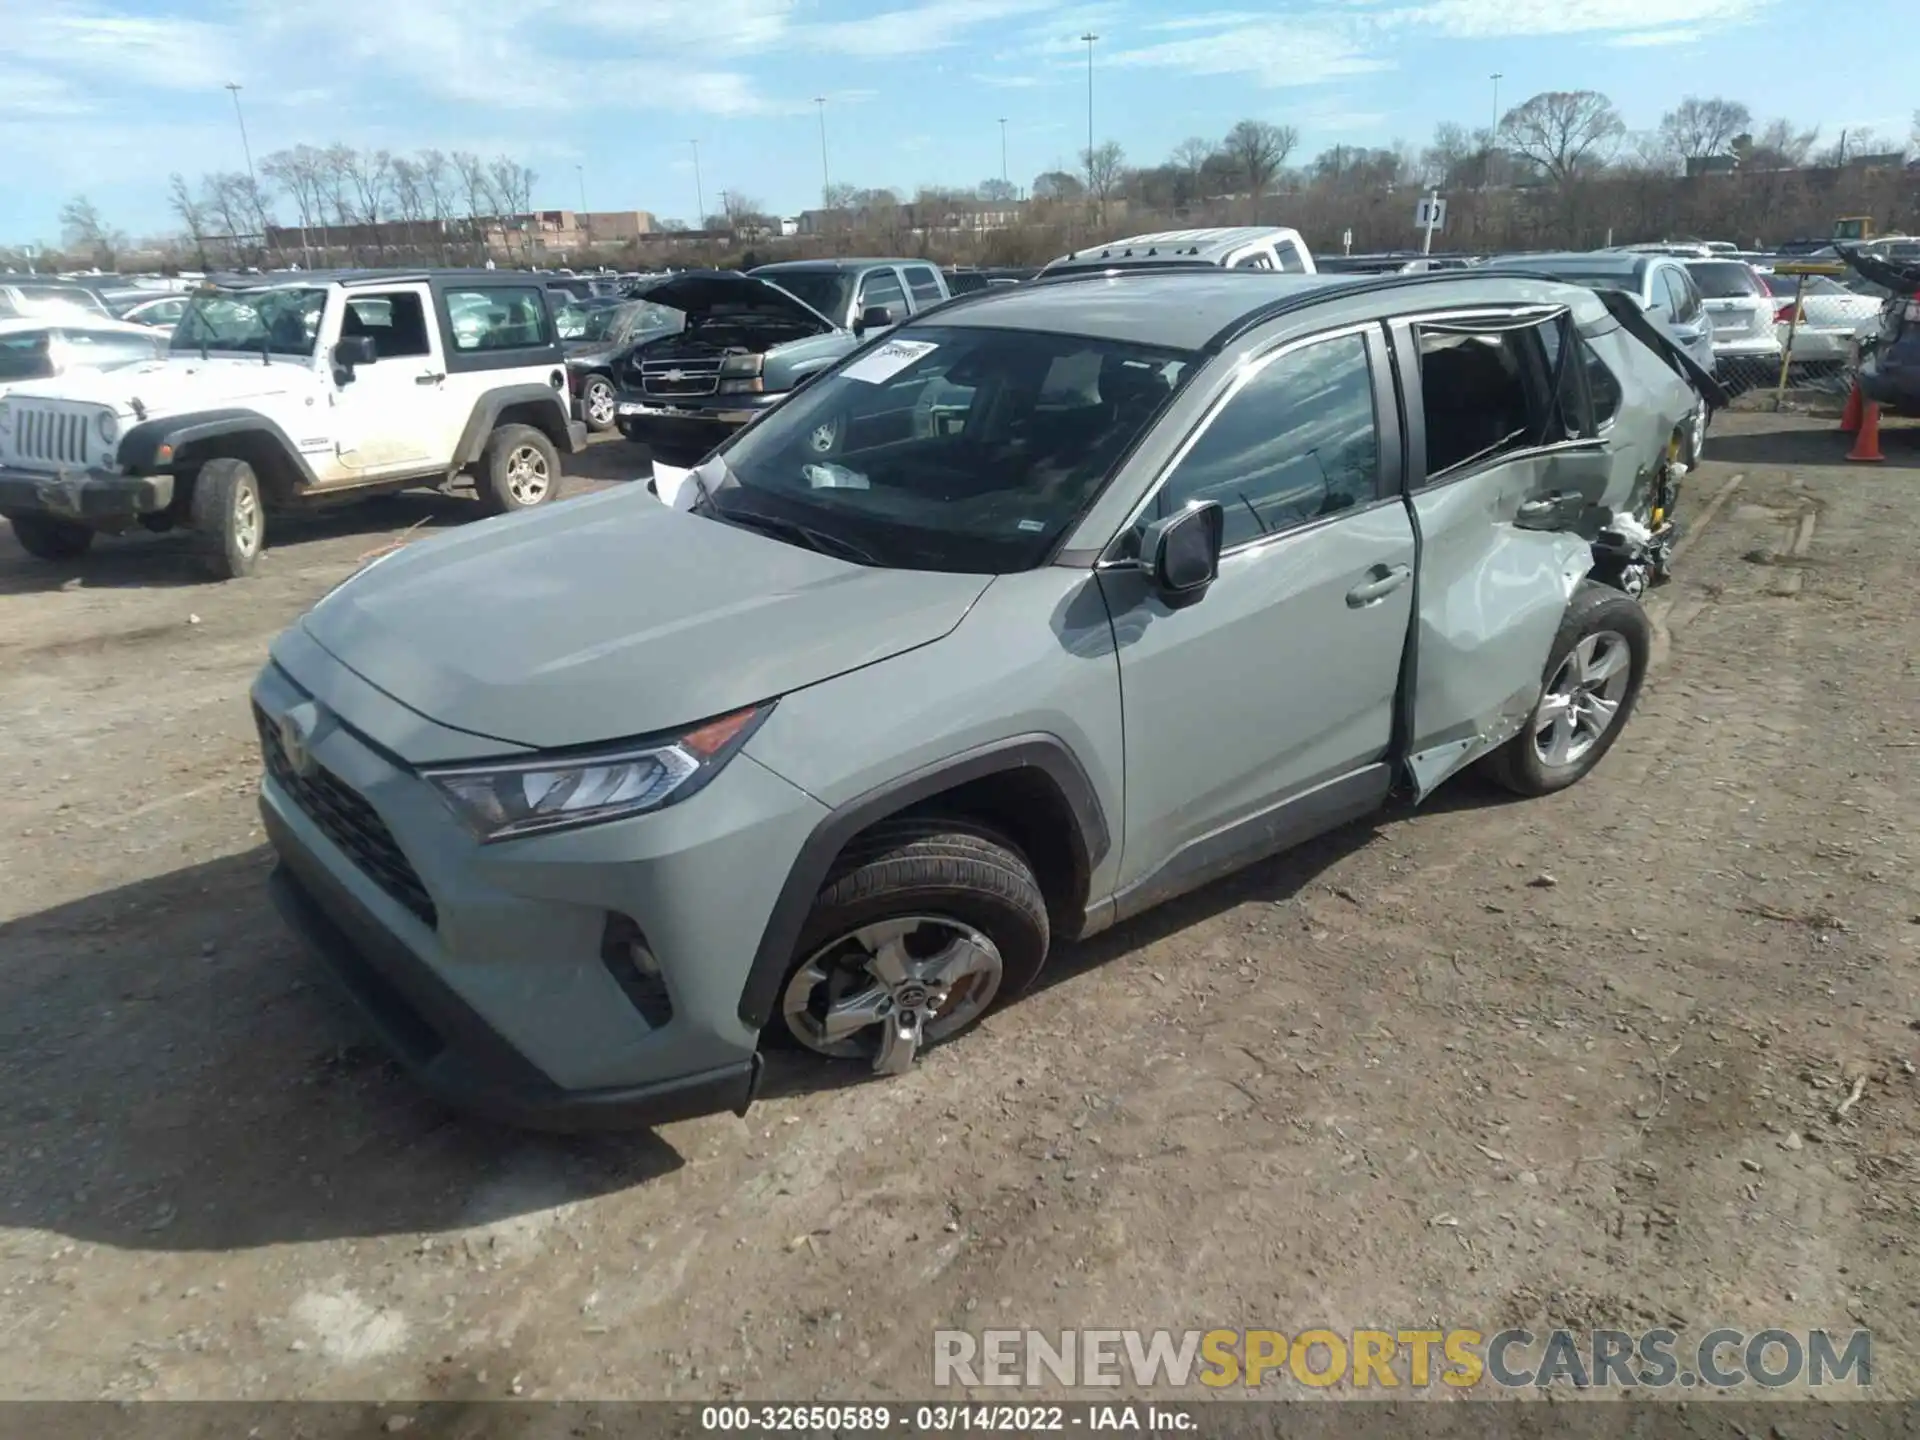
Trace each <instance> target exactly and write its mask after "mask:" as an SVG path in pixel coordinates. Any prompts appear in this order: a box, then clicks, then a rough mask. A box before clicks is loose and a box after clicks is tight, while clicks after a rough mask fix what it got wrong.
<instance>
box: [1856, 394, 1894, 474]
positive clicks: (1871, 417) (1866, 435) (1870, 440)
mask: <svg viewBox="0 0 1920 1440" xmlns="http://www.w3.org/2000/svg"><path fill="white" fill-rule="evenodd" d="M1885 458H1886V457H1885V456H1883V455H1882V454H1881V453H1880V406H1879V404H1878V403H1877V402H1875V401H1872V400H1867V401H1864V402H1862V404H1861V406H1860V434H1859V436H1858V437H1857V438H1856V439H1855V440H1854V442H1853V449H1852V450H1850V451H1849V452H1848V453H1847V459H1849V460H1883V459H1885Z"/></svg>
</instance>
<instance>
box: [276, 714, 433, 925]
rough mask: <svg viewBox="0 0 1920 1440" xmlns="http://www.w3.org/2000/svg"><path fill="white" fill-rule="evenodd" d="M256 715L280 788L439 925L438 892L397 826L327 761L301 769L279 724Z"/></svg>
mask: <svg viewBox="0 0 1920 1440" xmlns="http://www.w3.org/2000/svg"><path fill="white" fill-rule="evenodd" d="M253 720H254V724H255V726H256V727H258V729H259V731H260V753H261V756H262V757H263V758H264V760H265V761H266V766H267V773H268V774H269V775H271V776H273V778H274V781H275V782H276V783H277V784H278V785H279V786H280V788H281V789H282V790H285V791H286V792H287V794H289V795H291V796H292V797H293V799H294V803H296V804H297V805H299V807H300V808H301V809H302V810H303V811H305V812H306V815H307V818H308V819H309V820H311V821H313V823H314V824H316V825H318V826H319V827H320V829H321V832H322V833H323V834H325V835H326V837H327V838H328V839H329V840H331V841H333V843H334V844H336V845H338V846H339V847H340V848H341V849H342V850H343V851H345V852H346V854H347V856H348V858H349V859H351V860H352V861H353V863H354V864H355V865H357V866H359V867H360V870H361V872H362V873H363V874H365V875H366V876H367V878H368V879H370V880H372V881H373V883H374V884H376V885H378V886H379V887H380V888H381V889H382V890H384V891H386V892H387V894H389V895H391V896H392V897H393V898H394V899H395V900H398V901H399V902H400V903H401V904H402V905H404V906H406V907H407V909H408V910H410V911H412V912H413V913H414V915H416V916H418V917H419V920H420V923H421V924H423V925H425V926H427V927H428V928H429V929H432V928H433V927H434V926H436V925H437V924H438V923H439V920H440V915H439V912H438V911H437V910H435V909H434V906H433V898H432V897H431V896H430V895H428V894H427V887H426V886H424V885H422V884H421V883H420V877H419V875H417V874H416V873H414V868H413V864H412V862H411V861H409V860H408V859H407V857H406V855H405V854H404V853H403V852H402V851H401V849H400V846H399V844H398V842H396V841H395V840H394V838H393V832H392V831H391V830H389V829H387V823H386V821H384V820H382V819H381V818H380V816H379V815H378V814H377V813H376V812H375V810H374V808H373V807H372V806H371V805H369V804H367V802H366V801H365V800H363V799H361V798H360V796H359V794H358V793H357V792H356V791H355V790H354V789H353V787H352V786H351V785H348V784H347V783H346V782H345V781H344V780H342V779H340V777H339V776H337V775H335V774H334V773H333V772H332V771H330V770H328V769H327V768H326V767H325V766H322V765H316V766H315V767H314V768H313V773H312V774H310V775H302V774H300V773H298V772H297V771H296V770H295V769H294V768H293V765H292V763H291V762H290V761H289V760H288V759H287V752H286V749H285V747H284V746H282V745H281V743H280V730H279V727H278V726H276V725H275V724H274V723H273V721H272V720H270V719H268V718H267V715H266V712H265V711H263V710H261V709H260V708H259V707H258V706H255V707H254V711H253Z"/></svg>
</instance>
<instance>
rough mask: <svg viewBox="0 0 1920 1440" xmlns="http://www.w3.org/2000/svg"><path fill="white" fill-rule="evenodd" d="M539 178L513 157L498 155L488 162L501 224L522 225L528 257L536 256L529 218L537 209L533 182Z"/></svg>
mask: <svg viewBox="0 0 1920 1440" xmlns="http://www.w3.org/2000/svg"><path fill="white" fill-rule="evenodd" d="M539 178H540V177H539V176H537V175H535V174H534V172H533V171H531V170H529V169H528V168H527V167H526V166H525V165H522V164H521V163H520V162H519V161H518V160H515V159H513V158H512V157H511V156H507V155H496V156H495V157H494V158H493V159H492V160H490V161H489V162H488V163H487V183H488V185H489V187H490V188H491V189H492V191H493V198H494V199H495V200H497V201H498V202H499V204H500V209H501V212H502V215H501V223H502V224H503V225H508V224H515V225H517V226H518V228H519V231H520V248H521V252H522V255H523V256H524V258H526V259H528V260H531V259H533V232H532V230H531V229H529V228H528V226H527V223H526V220H525V217H526V216H527V214H528V213H529V212H530V211H531V210H532V209H533V182H534V181H535V180H537V179H539Z"/></svg>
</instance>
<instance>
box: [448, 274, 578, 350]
mask: <svg viewBox="0 0 1920 1440" xmlns="http://www.w3.org/2000/svg"><path fill="white" fill-rule="evenodd" d="M447 318H448V319H449V320H450V321H451V322H452V329H453V348H454V349H455V350H456V351H457V352H459V353H461V354H466V355H472V354H479V353H483V352H486V351H490V350H526V349H536V348H540V347H544V346H547V345H551V344H552V343H553V322H552V321H551V320H550V319H549V318H548V316H547V306H546V297H545V296H543V295H542V294H541V293H540V291H538V290H536V289H534V288H533V287H532V286H531V285H470V286H462V287H460V288H459V289H449V290H448V291H447Z"/></svg>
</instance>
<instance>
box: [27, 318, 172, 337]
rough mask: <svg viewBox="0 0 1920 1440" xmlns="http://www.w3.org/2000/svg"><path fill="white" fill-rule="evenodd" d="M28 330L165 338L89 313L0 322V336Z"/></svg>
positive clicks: (148, 328)
mask: <svg viewBox="0 0 1920 1440" xmlns="http://www.w3.org/2000/svg"><path fill="white" fill-rule="evenodd" d="M28 330H98V331H102V332H104V333H106V334H108V335H142V336H146V337H147V338H149V339H153V340H163V339H165V338H166V336H165V334H164V333H163V332H162V331H159V330H156V329H153V328H152V327H151V326H147V325H129V324H127V323H126V322H125V321H124V320H109V319H107V317H106V316H104V315H95V314H93V313H92V312H91V311H75V312H74V313H73V315H72V316H66V315H20V316H16V317H14V318H12V319H7V320H0V335H18V334H20V333H21V332H22V331H28Z"/></svg>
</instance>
